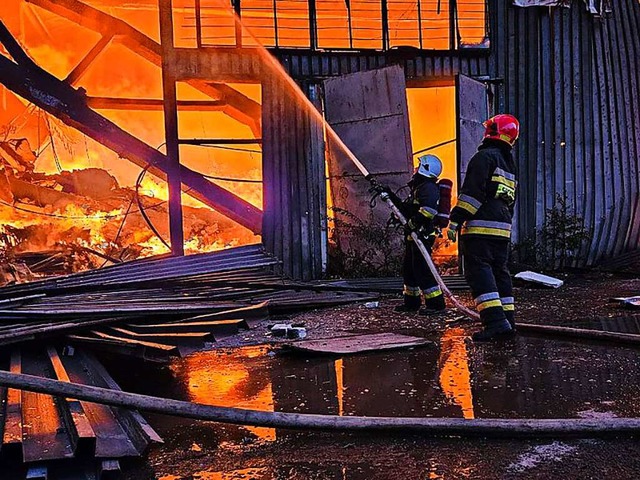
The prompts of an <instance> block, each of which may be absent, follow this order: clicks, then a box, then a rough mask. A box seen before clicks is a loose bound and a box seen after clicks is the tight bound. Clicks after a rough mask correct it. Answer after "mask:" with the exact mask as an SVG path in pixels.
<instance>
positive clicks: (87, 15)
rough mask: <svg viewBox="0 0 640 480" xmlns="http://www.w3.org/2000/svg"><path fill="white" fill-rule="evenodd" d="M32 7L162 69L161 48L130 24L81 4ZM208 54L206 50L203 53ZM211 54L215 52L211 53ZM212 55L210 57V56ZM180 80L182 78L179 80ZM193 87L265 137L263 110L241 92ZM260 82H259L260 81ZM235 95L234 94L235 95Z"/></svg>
mask: <svg viewBox="0 0 640 480" xmlns="http://www.w3.org/2000/svg"><path fill="white" fill-rule="evenodd" d="M26 1H27V2H28V3H32V4H33V5H37V6H38V7H40V8H44V9H45V10H47V11H49V12H52V13H55V14H56V15H59V16H61V17H63V18H66V19H67V20H71V21H72V22H74V23H77V24H78V25H81V26H83V27H85V28H89V29H91V30H93V31H95V32H98V33H101V34H102V35H115V40H117V41H118V42H120V44H121V45H123V46H125V47H126V48H128V49H129V50H131V51H132V52H134V53H136V54H138V55H140V56H141V57H142V58H144V59H145V60H147V61H149V62H151V63H152V64H154V65H156V66H158V67H160V66H162V51H161V47H160V44H159V43H158V42H156V41H155V40H153V39H151V38H150V37H148V36H146V35H145V34H143V33H142V32H140V31H139V30H137V29H135V28H133V27H132V26H131V25H129V24H128V23H126V22H124V21H122V20H120V19H118V18H115V17H113V16H111V15H109V14H107V13H104V12H102V11H100V10H98V9H96V8H93V7H91V6H89V5H87V4H84V3H82V2H80V1H78V0H26ZM203 50H204V49H203ZM207 50H211V49H207ZM207 54H209V53H207ZM207 79H208V80H218V81H222V80H225V81H226V79H221V78H217V79H216V78H214V77H209V78H207ZM178 80H180V78H178ZM186 81H187V83H188V84H189V85H191V86H192V87H194V88H196V89H197V90H200V91H201V92H202V93H204V94H206V95H208V96H210V97H211V98H214V99H216V100H218V99H221V98H223V99H224V101H225V102H226V103H227V104H228V106H227V107H226V108H225V109H224V113H226V114H227V115H229V116H230V117H232V118H233V119H235V120H237V121H239V122H241V123H243V124H245V125H247V126H249V127H250V128H251V130H252V132H253V133H254V134H255V135H256V136H260V135H261V131H262V123H261V111H262V109H261V106H260V104H259V103H258V102H256V101H254V100H252V99H250V98H249V97H247V96H246V95H244V94H242V93H240V92H239V91H237V90H235V89H233V88H231V87H229V86H225V87H226V89H225V91H224V92H222V90H221V89H220V86H219V85H218V84H216V83H208V82H206V81H204V80H201V79H189V80H186ZM258 81H259V80H258ZM231 91H233V93H231Z"/></svg>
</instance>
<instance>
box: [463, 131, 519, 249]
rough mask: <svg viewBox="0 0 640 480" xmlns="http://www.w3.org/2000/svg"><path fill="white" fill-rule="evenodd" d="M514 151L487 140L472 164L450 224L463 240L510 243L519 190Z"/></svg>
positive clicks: (503, 144)
mask: <svg viewBox="0 0 640 480" xmlns="http://www.w3.org/2000/svg"><path fill="white" fill-rule="evenodd" d="M517 185H518V182H517V172H516V164H515V161H514V160H513V156H512V154H511V147H510V146H509V145H508V144H507V143H505V142H501V141H498V140H492V139H486V140H484V141H483V142H482V144H481V145H480V147H479V148H478V151H477V152H476V154H475V155H474V156H473V157H472V158H471V160H470V161H469V166H468V167H467V173H466V175H465V178H464V182H463V184H462V188H461V189H460V195H459V196H458V203H457V204H456V206H455V207H454V209H453V210H452V211H451V222H452V223H457V224H459V225H461V226H462V228H461V230H460V234H461V235H462V236H482V237H484V238H493V239H502V240H509V239H510V238H511V223H512V219H513V207H514V204H515V201H516V188H517Z"/></svg>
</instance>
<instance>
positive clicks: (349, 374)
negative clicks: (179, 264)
mask: <svg viewBox="0 0 640 480" xmlns="http://www.w3.org/2000/svg"><path fill="white" fill-rule="evenodd" d="M463 335H464V331H463V330H462V329H449V330H447V331H446V332H445V333H444V334H443V337H442V338H441V342H440V345H439V346H437V347H432V348H429V347H428V348H420V349H414V350H403V351H395V352H385V353H382V352H379V353H370V354H366V355H357V356H346V357H342V358H335V357H322V356H318V357H306V356H302V355H280V354H277V353H276V352H277V351H275V350H274V351H271V350H270V349H269V347H249V348H239V349H227V350H214V351H209V352H200V353H196V354H193V355H191V356H189V357H186V358H184V359H180V360H178V361H176V362H175V363H174V364H173V365H172V366H171V369H170V371H169V372H168V373H167V372H165V373H164V376H163V377H162V381H158V382H154V383H152V385H153V388H148V387H149V386H150V385H149V383H148V382H146V383H145V384H140V383H137V384H136V385H128V386H127V385H124V388H125V389H131V390H133V391H136V390H137V391H139V392H141V393H150V394H156V395H162V396H170V397H172V398H180V399H185V400H190V401H194V402H198V403H203V404H210V405H219V406H229V407H238V408H248V409H256V410H262V411H282V412H298V413H317V414H331V415H344V416H348V415H363V416H404V417H412V416H413V417H430V416H431V417H458V418H496V417H499V418H577V417H583V418H584V417H589V418H594V417H597V416H640V403H639V402H637V399H638V398H640V387H639V386H638V385H637V384H636V383H637V382H630V381H629V378H637V376H638V375H639V374H640V364H639V361H638V355H637V351H635V350H633V349H626V348H620V347H616V348H610V347H607V346H599V345H592V344H584V343H578V342H567V341H556V340H551V339H544V338H536V337H518V338H517V339H516V340H515V341H513V342H509V343H506V344H500V345H495V344H490V345H482V346H476V345H473V344H470V343H466V342H465V340H464V336H463ZM131 387H134V388H131ZM154 389H155V390H156V391H155V392H154V391H151V392H150V391H149V390H154ZM162 418H163V420H162V422H158V423H157V424H154V426H155V427H156V428H157V429H158V431H159V433H160V434H161V435H165V436H167V438H169V439H170V440H175V439H176V438H178V437H180V438H182V437H184V443H185V449H189V448H190V447H191V446H192V444H193V442H194V441H195V442H196V443H197V444H198V448H200V449H201V450H202V451H204V453H205V454H206V451H207V450H208V449H212V448H218V447H220V446H223V447H226V448H234V446H235V448H239V449H240V450H242V448H243V447H244V445H246V444H248V443H253V442H271V441H274V440H276V439H278V438H279V437H286V436H290V435H292V434H293V433H292V432H290V431H284V430H282V431H281V430H277V431H276V430H274V429H269V428H253V427H241V426H222V425H219V424H214V423H206V422H191V421H189V420H183V419H171V418H168V417H162ZM185 426H188V428H191V430H189V429H188V428H185ZM207 432H209V433H207ZM196 453H198V452H196Z"/></svg>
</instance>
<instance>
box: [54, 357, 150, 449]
mask: <svg viewBox="0 0 640 480" xmlns="http://www.w3.org/2000/svg"><path fill="white" fill-rule="evenodd" d="M61 361H62V364H63V366H64V368H65V371H66V372H67V373H68V378H69V380H70V381H71V382H73V383H74V384H82V385H95V386H106V385H105V384H104V383H103V382H101V381H100V375H99V373H97V372H96V371H95V369H93V368H89V367H88V366H87V365H85V364H84V363H83V362H82V361H81V357H78V353H76V355H74V356H63V357H62V358H61ZM80 403H81V405H82V408H83V410H84V412H85V414H86V417H87V419H88V421H89V422H90V424H91V427H92V429H93V431H94V432H95V435H96V444H95V453H94V455H95V457H97V458H122V457H135V456H139V455H140V453H141V451H140V450H138V448H136V446H135V444H134V442H133V441H132V440H131V439H130V438H129V435H128V433H127V432H126V431H125V429H124V428H123V427H122V425H121V424H120V422H119V420H118V413H117V409H115V408H113V407H108V406H106V405H100V404H97V403H90V402H85V401H83V400H82V401H80Z"/></svg>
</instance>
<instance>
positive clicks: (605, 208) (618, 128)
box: [279, 0, 640, 265]
mask: <svg viewBox="0 0 640 480" xmlns="http://www.w3.org/2000/svg"><path fill="white" fill-rule="evenodd" d="M489 12H490V28H491V33H490V38H491V49H490V52H489V54H488V52H487V51H484V50H478V49H475V50H469V51H464V50H462V51H459V52H451V53H449V54H448V53H446V52H445V53H443V52H428V51H425V52H418V53H417V54H415V52H414V53H413V54H410V52H403V53H400V52H398V53H395V54H394V53H391V52H389V53H387V54H382V53H380V54H376V53H368V54H367V53H364V52H363V54H361V55H357V54H353V53H349V54H337V53H329V54H322V53H312V54H308V53H305V54H300V53H298V54H296V53H294V52H292V51H288V52H287V51H285V52H280V53H279V56H280V59H281V61H282V62H283V64H284V65H285V67H286V68H287V69H288V71H289V72H290V74H291V75H292V76H294V78H300V79H302V78H307V79H308V78H325V77H327V76H333V75H341V74H345V73H352V72H354V71H360V70H368V69H372V68H377V67H381V66H384V65H389V64H391V63H399V64H401V65H403V67H404V69H405V74H406V75H407V78H409V79H422V80H427V81H429V80H438V79H442V78H447V77H451V76H452V75H455V74H457V73H464V74H466V75H469V76H472V77H476V78H478V77H485V78H486V77H489V78H491V79H493V80H497V83H496V85H497V87H496V96H495V100H496V111H501V112H510V113H513V114H515V115H516V116H518V118H519V119H520V120H521V125H522V137H521V140H520V142H519V144H518V147H517V149H516V156H517V159H518V163H519V167H520V178H521V190H520V200H519V202H518V207H517V229H516V240H518V239H523V238H525V237H526V236H527V235H528V234H530V233H532V232H533V231H534V230H535V229H536V228H539V227H540V226H541V225H542V223H543V221H544V216H545V211H546V210H547V209H549V208H551V207H553V206H554V201H555V197H556V194H560V195H566V198H567V201H568V204H569V205H570V206H571V207H573V208H575V211H576V213H577V214H578V215H580V216H583V217H584V218H585V221H586V225H587V227H588V228H589V231H590V232H591V235H592V241H591V242H590V244H589V245H585V248H584V251H582V252H581V254H580V258H579V260H578V262H577V264H578V265H585V264H589V265H590V264H594V263H596V262H597V261H599V260H600V259H601V258H602V257H608V256H611V255H617V254H619V253H622V252H624V251H628V250H632V249H636V248H638V246H639V245H640V179H639V178H638V162H639V161H640V160H639V156H638V153H639V152H638V150H639V149H640V4H639V3H638V1H637V0H614V1H613V14H612V15H611V16H610V17H608V18H597V17H595V16H593V15H592V14H590V13H588V12H587V9H586V6H585V3H584V2H583V1H582V0H574V2H573V5H572V6H571V8H560V7H557V8H547V7H531V8H519V7H514V6H513V5H511V2H510V1H509V0H489Z"/></svg>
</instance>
